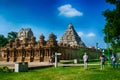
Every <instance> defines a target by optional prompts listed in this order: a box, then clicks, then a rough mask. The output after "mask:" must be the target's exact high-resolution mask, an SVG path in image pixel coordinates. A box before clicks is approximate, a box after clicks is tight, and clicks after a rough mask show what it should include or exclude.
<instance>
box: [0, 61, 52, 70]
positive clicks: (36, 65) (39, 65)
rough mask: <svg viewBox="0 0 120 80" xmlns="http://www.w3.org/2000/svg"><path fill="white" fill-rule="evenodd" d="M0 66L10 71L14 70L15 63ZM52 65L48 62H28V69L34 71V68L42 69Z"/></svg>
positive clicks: (0, 64) (1, 63)
mask: <svg viewBox="0 0 120 80" xmlns="http://www.w3.org/2000/svg"><path fill="white" fill-rule="evenodd" d="M0 66H8V67H9V68H10V69H14V67H15V63H14V62H0ZM51 66H53V64H51V63H49V62H28V68H29V69H36V68H44V67H51Z"/></svg>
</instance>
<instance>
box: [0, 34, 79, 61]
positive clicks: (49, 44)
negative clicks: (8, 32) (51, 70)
mask: <svg viewBox="0 0 120 80" xmlns="http://www.w3.org/2000/svg"><path fill="white" fill-rule="evenodd" d="M78 50H79V48H78V47H75V46H74V47H70V46H69V45H63V44H61V45H58V43H57V41H56V38H55V35H54V34H50V35H49V40H48V41H45V40H44V36H43V35H41V36H40V40H39V41H38V42H36V40H35V37H31V40H28V39H26V38H24V40H23V41H20V40H19V39H18V38H16V39H15V41H14V42H13V41H12V40H10V41H9V43H8V44H7V45H6V46H5V47H4V48H1V49H0V61H6V62H10V61H11V62H22V61H25V62H43V61H44V62H48V61H49V59H50V57H53V58H54V56H55V52H58V53H62V55H61V56H59V59H73V58H75V57H76V56H77V55H76V52H77V51H78Z"/></svg>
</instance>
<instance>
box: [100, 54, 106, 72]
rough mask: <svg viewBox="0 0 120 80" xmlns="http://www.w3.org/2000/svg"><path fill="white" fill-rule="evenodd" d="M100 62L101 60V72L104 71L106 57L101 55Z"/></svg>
mask: <svg viewBox="0 0 120 80" xmlns="http://www.w3.org/2000/svg"><path fill="white" fill-rule="evenodd" d="M100 60H101V70H103V69H104V67H105V56H104V55H101V56H100Z"/></svg>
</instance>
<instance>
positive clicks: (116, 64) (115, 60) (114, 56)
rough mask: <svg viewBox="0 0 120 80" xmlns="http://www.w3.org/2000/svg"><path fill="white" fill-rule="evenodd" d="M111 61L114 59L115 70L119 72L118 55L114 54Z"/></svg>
mask: <svg viewBox="0 0 120 80" xmlns="http://www.w3.org/2000/svg"><path fill="white" fill-rule="evenodd" d="M111 59H112V65H113V68H114V69H116V70H117V69H118V63H117V58H116V55H114V54H113V55H112V57H111Z"/></svg>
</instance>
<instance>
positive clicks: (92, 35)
mask: <svg viewBox="0 0 120 80" xmlns="http://www.w3.org/2000/svg"><path fill="white" fill-rule="evenodd" d="M86 36H87V37H95V34H94V33H92V32H90V33H88V34H87V35H86Z"/></svg>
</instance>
